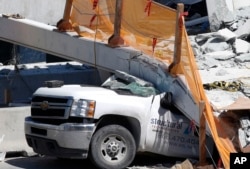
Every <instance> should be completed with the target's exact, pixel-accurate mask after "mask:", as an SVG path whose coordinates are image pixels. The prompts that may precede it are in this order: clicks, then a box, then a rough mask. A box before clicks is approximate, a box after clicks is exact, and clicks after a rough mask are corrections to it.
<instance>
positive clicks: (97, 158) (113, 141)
mask: <svg viewBox="0 0 250 169" xmlns="http://www.w3.org/2000/svg"><path fill="white" fill-rule="evenodd" d="M135 154H136V145H135V140H134V137H133V136H132V134H131V133H130V132H129V131H128V130H127V129H126V128H124V127H123V126H120V125H108V126H104V127H102V128H100V129H99V130H98V131H97V132H96V133H95V134H94V136H93V138H92V141H91V150H90V158H91V160H92V162H93V163H94V164H95V165H96V166H97V167H99V168H102V169H122V168H125V167H127V166H129V165H130V164H131V163H132V161H133V160H134V157H135Z"/></svg>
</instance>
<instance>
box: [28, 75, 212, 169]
mask: <svg viewBox="0 0 250 169" xmlns="http://www.w3.org/2000/svg"><path fill="white" fill-rule="evenodd" d="M55 82H56V83H55ZM50 84H51V85H48V86H49V87H41V88H39V89H38V90H37V91H36V92H35V93H34V94H33V98H32V103H31V116H30V117H26V119H25V136H26V140H27V143H28V145H29V146H30V147H32V148H33V150H34V152H36V153H39V154H43V155H48V156H55V157H59V158H87V157H90V159H91V160H92V162H93V163H94V164H95V165H96V166H97V167H99V168H109V169H119V168H124V167H127V166H129V165H130V164H131V162H132V161H133V160H134V157H135V155H136V153H137V152H151V153H156V154H161V155H166V156H172V157H186V158H197V157H198V156H199V138H198V136H197V133H196V131H195V127H196V125H195V124H194V122H193V121H192V120H190V119H189V118H187V117H186V116H185V115H184V114H183V113H182V112H181V111H180V110H179V109H178V108H177V107H176V106H174V105H173V104H172V100H173V98H172V97H173V96H174V94H172V92H171V91H168V92H163V93H162V92H159V91H158V90H157V89H155V88H154V86H153V84H151V83H149V82H146V81H143V80H142V79H139V78H136V77H134V76H131V75H128V74H125V73H123V72H116V73H115V74H114V75H113V76H111V77H110V78H109V79H107V80H106V81H105V82H104V83H103V85H102V86H99V87H97V86H86V85H63V84H60V83H58V82H57V81H54V83H53V82H51V83H50ZM207 142H208V144H207V146H208V147H209V149H210V150H212V147H213V143H212V139H211V138H210V137H208V139H207Z"/></svg>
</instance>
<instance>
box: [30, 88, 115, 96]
mask: <svg viewBox="0 0 250 169" xmlns="http://www.w3.org/2000/svg"><path fill="white" fill-rule="evenodd" d="M36 95H40V96H45V95H46V96H48V97H49V96H57V97H58V96H59V97H60V96H61V97H72V98H80V97H84V96H87V97H89V96H94V95H99V96H100V95H109V96H110V95H117V93H116V92H114V91H112V90H109V89H105V88H102V87H96V86H84V85H64V86H62V87H56V88H48V87H41V88H39V89H37V90H36V92H35V93H34V96H36Z"/></svg>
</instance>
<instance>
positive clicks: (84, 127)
mask: <svg viewBox="0 0 250 169" xmlns="http://www.w3.org/2000/svg"><path fill="white" fill-rule="evenodd" d="M94 130H95V124H94V123H92V124H79V123H64V124H61V125H51V124H44V123H37V122H34V121H33V120H32V119H31V118H30V117H27V118H25V136H26V140H27V143H28V145H29V146H30V147H32V148H33V150H34V152H36V153H39V154H44V155H51V156H57V157H66V158H87V153H88V150H89V145H90V141H91V137H92V135H93V133H94Z"/></svg>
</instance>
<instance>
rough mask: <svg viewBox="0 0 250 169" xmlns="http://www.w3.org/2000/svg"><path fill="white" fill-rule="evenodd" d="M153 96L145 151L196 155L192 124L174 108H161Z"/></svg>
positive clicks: (174, 154) (183, 155)
mask: <svg viewBox="0 0 250 169" xmlns="http://www.w3.org/2000/svg"><path fill="white" fill-rule="evenodd" d="M162 97H163V95H162V94H161V95H157V96H155V99H154V101H153V102H152V107H151V111H150V113H149V115H148V118H147V133H146V146H145V148H146V149H147V151H150V152H153V153H157V154H162V155H166V156H176V157H197V156H198V155H199V142H198V141H199V140H198V137H197V136H194V129H195V128H194V124H193V123H192V121H190V120H189V119H188V118H187V117H186V116H184V115H183V114H182V113H181V112H179V111H178V110H177V109H175V108H169V109H166V108H163V107H162V106H161V105H160V100H161V98H162Z"/></svg>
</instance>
